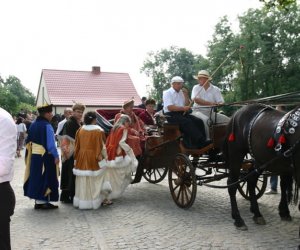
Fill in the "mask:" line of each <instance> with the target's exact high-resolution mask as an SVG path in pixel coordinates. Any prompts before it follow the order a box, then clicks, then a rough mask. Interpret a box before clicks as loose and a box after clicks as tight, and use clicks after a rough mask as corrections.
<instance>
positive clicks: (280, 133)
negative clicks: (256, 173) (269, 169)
mask: <svg viewBox="0 0 300 250" xmlns="http://www.w3.org/2000/svg"><path fill="white" fill-rule="evenodd" d="M268 109H271V107H270V106H265V107H264V108H263V109H261V110H260V111H259V112H258V113H257V115H256V116H255V117H254V118H253V119H252V121H251V123H250V129H249V132H248V147H249V153H250V155H251V156H252V157H253V158H255V157H254V154H253V150H252V147H251V132H252V128H253V126H254V124H255V122H256V120H257V119H258V117H259V116H260V115H261V114H262V113H263V112H264V111H266V110H268ZM299 124H300V107H298V108H295V109H293V110H291V111H290V112H288V113H286V114H285V115H284V116H283V117H282V118H281V119H280V120H279V122H278V124H277V125H276V127H275V131H274V135H273V137H272V138H270V140H273V141H274V143H271V144H273V145H270V146H271V147H273V149H274V151H275V152H276V154H277V155H278V157H281V156H284V157H286V158H289V157H291V161H292V164H291V166H292V167H294V161H293V157H292V156H293V153H294V152H295V150H296V148H297V147H298V146H299V144H300V138H299V139H298V140H297V141H296V142H295V143H294V144H293V145H291V146H290V147H289V148H286V144H285V143H286V139H285V136H286V135H292V134H294V133H295V132H296V128H297V127H298V125H299ZM275 143H276V146H274V145H275ZM276 158H277V157H276ZM265 165H269V164H264V168H265V167H266V166H265ZM260 169H261V170H262V168H260Z"/></svg>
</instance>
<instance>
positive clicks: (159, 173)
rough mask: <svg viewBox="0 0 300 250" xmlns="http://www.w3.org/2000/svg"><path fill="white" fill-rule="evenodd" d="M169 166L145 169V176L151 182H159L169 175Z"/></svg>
mask: <svg viewBox="0 0 300 250" xmlns="http://www.w3.org/2000/svg"><path fill="white" fill-rule="evenodd" d="M167 173H168V168H167V167H163V168H152V169H143V177H144V178H145V179H146V180H147V181H148V182H150V183H154V184H155V183H159V182H161V181H162V180H163V179H164V178H165V177H166V175H167Z"/></svg>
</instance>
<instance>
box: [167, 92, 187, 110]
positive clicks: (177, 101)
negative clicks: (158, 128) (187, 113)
mask: <svg viewBox="0 0 300 250" xmlns="http://www.w3.org/2000/svg"><path fill="white" fill-rule="evenodd" d="M163 102H164V112H170V110H169V109H168V106H170V105H175V106H179V107H184V104H185V97H184V94H183V92H182V90H180V91H179V92H177V91H176V90H175V89H174V88H173V87H171V88H169V89H168V90H165V91H164V92H163Z"/></svg>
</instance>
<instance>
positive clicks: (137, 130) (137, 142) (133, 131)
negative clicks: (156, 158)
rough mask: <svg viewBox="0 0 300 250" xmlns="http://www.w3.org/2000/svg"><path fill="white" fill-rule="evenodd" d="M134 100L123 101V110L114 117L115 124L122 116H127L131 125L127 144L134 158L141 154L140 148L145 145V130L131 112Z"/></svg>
mask: <svg viewBox="0 0 300 250" xmlns="http://www.w3.org/2000/svg"><path fill="white" fill-rule="evenodd" d="M133 106H134V100H128V101H125V102H124V104H123V109H122V110H121V111H120V113H118V114H116V116H115V121H114V122H115V123H116V122H117V121H118V120H119V118H120V117H121V115H122V114H125V115H128V116H129V117H130V119H131V123H130V124H129V128H128V139H127V143H128V145H129V146H130V147H131V148H132V150H133V152H134V155H135V156H140V155H141V154H142V146H143V145H144V143H145V130H144V123H143V121H142V120H141V119H140V118H139V117H138V116H137V115H136V114H135V113H134V112H133Z"/></svg>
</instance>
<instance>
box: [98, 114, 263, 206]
mask: <svg viewBox="0 0 300 250" xmlns="http://www.w3.org/2000/svg"><path fill="white" fill-rule="evenodd" d="M141 111H142V109H134V112H135V114H136V115H138V114H139V113H140V112H141ZM119 112H120V109H101V110H96V113H97V121H98V125H100V126H101V127H102V128H103V129H104V130H105V132H106V134H108V133H109V131H110V129H111V128H112V127H113V120H114V117H115V115H116V114H117V113H119ZM160 125H161V127H158V128H157V130H156V131H155V133H152V134H151V135H146V141H145V149H144V151H143V154H142V155H141V157H140V158H139V165H138V168H137V171H136V173H134V175H133V182H132V183H138V182H140V181H141V178H142V177H144V178H145V179H146V180H147V181H148V182H150V183H159V182H161V181H162V180H163V179H164V178H165V177H166V175H167V174H168V182H169V188H170V192H171V195H172V197H173V200H174V202H175V203H176V205H178V206H179V207H182V208H188V207H190V206H192V204H193V203H194V200H195V197H196V190H197V189H196V187H197V185H198V186H199V185H205V184H207V183H209V182H213V181H217V180H221V179H223V178H226V177H228V169H226V164H225V162H224V160H223V159H222V158H217V159H215V160H213V161H211V160H210V159H209V154H210V152H212V151H213V152H215V153H216V154H218V153H220V152H221V149H222V144H223V141H224V139H225V136H226V131H227V125H226V124H216V125H211V127H210V138H211V139H212V142H213V143H212V144H211V145H209V146H207V147H205V148H199V149H188V148H185V147H184V146H183V143H182V134H181V132H180V130H179V126H178V125H174V124H169V123H163V124H160ZM252 165H253V164H252V162H251V161H245V164H244V165H243V166H244V167H243V169H241V175H242V174H243V175H245V174H247V173H248V172H249V169H250V168H251V167H252ZM197 169H200V170H201V171H202V174H201V175H197V173H196V170H197ZM241 177H242V176H241ZM262 178H263V180H262V187H260V191H259V193H258V195H257V196H258V197H260V196H261V195H262V194H263V193H264V191H265V188H266V185H267V177H266V176H263V177H262ZM178 187H180V188H178ZM239 192H240V193H241V194H242V196H243V197H244V198H246V199H248V198H249V195H248V193H247V192H248V191H247V185H245V182H243V183H241V184H240V186H239Z"/></svg>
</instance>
